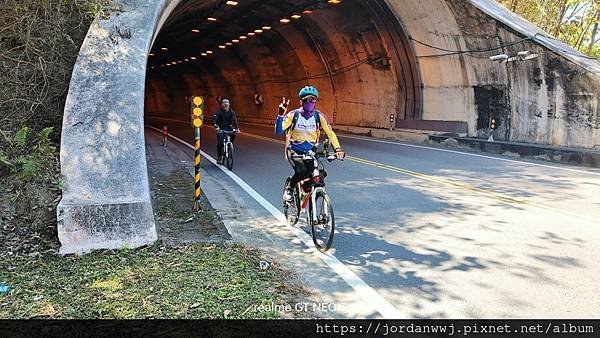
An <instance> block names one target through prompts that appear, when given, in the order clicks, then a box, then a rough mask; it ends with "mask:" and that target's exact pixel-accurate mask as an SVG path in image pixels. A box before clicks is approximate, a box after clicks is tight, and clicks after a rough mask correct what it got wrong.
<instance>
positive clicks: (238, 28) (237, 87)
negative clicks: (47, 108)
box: [145, 0, 421, 128]
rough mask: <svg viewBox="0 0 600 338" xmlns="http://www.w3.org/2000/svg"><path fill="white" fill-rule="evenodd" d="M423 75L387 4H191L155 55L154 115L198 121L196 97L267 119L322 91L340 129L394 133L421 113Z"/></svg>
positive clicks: (150, 69) (150, 88)
mask: <svg viewBox="0 0 600 338" xmlns="http://www.w3.org/2000/svg"><path fill="white" fill-rule="evenodd" d="M416 69H417V67H416V61H415V55H414V52H413V51H412V49H411V48H410V45H409V44H408V37H407V35H406V33H405V32H404V30H403V29H402V27H401V25H400V23H399V20H398V19H397V18H395V17H394V14H393V13H392V11H391V10H390V9H389V8H388V7H387V5H386V3H385V1H383V0H343V1H340V0H330V1H300V0H288V1H282V0H277V1H261V0H245V1H241V0H240V1H215V0H185V1H182V2H181V3H180V4H179V5H178V6H177V7H176V8H175V9H174V10H173V12H172V13H171V15H170V16H169V17H168V19H167V20H166V21H165V23H164V25H163V26H162V29H161V31H160V32H159V34H158V36H157V37H156V39H155V41H154V44H153V47H152V50H151V54H150V56H149V58H148V66H147V77H146V102H145V114H146V116H160V117H177V118H181V119H183V120H185V119H189V102H188V101H187V98H189V97H190V96H193V95H202V96H204V97H205V99H206V100H205V101H206V107H205V109H206V111H207V112H211V111H215V110H216V109H217V105H218V103H217V100H216V99H217V98H218V97H228V98H230V99H231V100H232V107H233V108H234V109H235V110H236V112H237V113H238V116H239V118H240V119H241V120H245V119H246V120H261V121H268V120H272V119H274V118H275V116H276V114H277V111H276V106H277V104H278V103H279V102H281V98H282V97H284V96H285V97H292V98H295V97H296V93H297V92H298V89H299V88H301V87H302V86H305V85H314V86H316V87H317V88H318V89H319V91H320V93H321V99H320V103H319V107H318V108H319V110H321V111H322V112H324V113H325V114H326V115H327V116H328V117H329V119H330V120H332V121H333V123H335V124H341V125H352V126H366V127H380V128H387V127H389V119H390V115H392V114H393V115H394V116H395V118H396V120H400V119H418V118H419V116H420V114H421V113H420V110H421V107H420V103H419V102H420V95H421V93H420V90H419V83H418V73H417V70H416ZM292 102H293V103H294V104H297V103H298V101H296V100H293V101H292Z"/></svg>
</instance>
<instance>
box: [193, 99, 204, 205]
mask: <svg viewBox="0 0 600 338" xmlns="http://www.w3.org/2000/svg"><path fill="white" fill-rule="evenodd" d="M191 103H192V107H191V109H192V127H193V128H194V211H200V210H201V209H202V206H201V205H200V196H201V194H202V190H201V189H200V179H201V176H202V175H201V173H200V161H201V160H202V158H201V155H200V128H201V127H202V124H203V122H204V98H203V97H202V96H194V97H192V100H191Z"/></svg>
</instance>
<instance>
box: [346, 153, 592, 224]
mask: <svg viewBox="0 0 600 338" xmlns="http://www.w3.org/2000/svg"><path fill="white" fill-rule="evenodd" d="M346 159H348V160H350V161H354V162H358V163H362V164H366V165H369V166H373V167H376V168H380V169H384V170H388V171H392V172H396V173H400V174H404V175H408V176H412V177H415V178H419V179H422V180H426V181H430V182H435V183H439V184H443V185H446V186H451V187H455V188H460V189H463V190H467V191H470V192H473V193H475V194H477V195H482V196H486V197H490V198H493V199H497V200H499V201H501V202H503V203H506V204H510V205H514V204H517V205H527V206H531V207H535V208H539V209H544V210H547V211H551V212H556V213H560V214H563V215H568V216H572V217H576V218H580V219H584V220H586V221H589V222H592V223H600V221H598V220H597V219H595V218H592V217H588V216H585V215H580V214H577V213H575V212H572V211H568V210H564V209H560V208H555V207H550V206H546V205H543V204H540V203H537V202H533V201H529V200H525V199H521V198H516V197H512V196H509V195H505V194H501V193H497V192H493V191H488V190H484V189H481V188H477V187H474V186H472V185H469V184H466V183H460V182H455V181H451V180H448V179H443V178H439V177H435V176H431V175H426V174H422V173H419V172H416V171H412V170H408V169H403V168H398V167H394V166H391V165H387V164H383V163H379V162H374V161H370V160H365V159H362V158H358V157H352V156H347V157H346Z"/></svg>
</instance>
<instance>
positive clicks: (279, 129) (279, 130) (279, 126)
mask: <svg viewBox="0 0 600 338" xmlns="http://www.w3.org/2000/svg"><path fill="white" fill-rule="evenodd" d="M283 132H284V129H283V116H277V120H276V121H275V135H282V134H283Z"/></svg>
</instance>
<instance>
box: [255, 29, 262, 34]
mask: <svg viewBox="0 0 600 338" xmlns="http://www.w3.org/2000/svg"><path fill="white" fill-rule="evenodd" d="M262 32H263V30H262V29H255V30H254V33H258V34H260V33H262Z"/></svg>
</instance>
